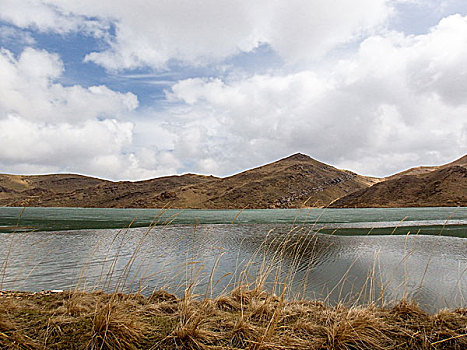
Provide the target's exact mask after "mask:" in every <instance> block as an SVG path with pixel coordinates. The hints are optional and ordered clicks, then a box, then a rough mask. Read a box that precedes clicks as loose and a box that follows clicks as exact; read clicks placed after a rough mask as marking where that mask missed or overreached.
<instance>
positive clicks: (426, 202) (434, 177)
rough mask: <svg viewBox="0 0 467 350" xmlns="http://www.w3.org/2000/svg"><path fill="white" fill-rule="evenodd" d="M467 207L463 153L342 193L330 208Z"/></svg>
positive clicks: (466, 160) (465, 162)
mask: <svg viewBox="0 0 467 350" xmlns="http://www.w3.org/2000/svg"><path fill="white" fill-rule="evenodd" d="M435 206H436V207H442V206H467V155H466V156H463V157H462V158H460V159H458V160H456V161H454V162H452V163H449V164H445V165H442V166H432V167H417V168H412V169H409V170H406V171H403V172H401V173H398V174H395V175H393V176H390V177H388V178H386V180H385V181H381V182H379V183H377V184H374V185H373V186H371V187H368V188H365V189H362V190H359V191H356V192H354V193H351V194H349V195H347V196H344V197H342V198H340V199H338V200H336V201H335V202H334V203H332V204H331V207H335V208H360V207H387V208H390V207H435Z"/></svg>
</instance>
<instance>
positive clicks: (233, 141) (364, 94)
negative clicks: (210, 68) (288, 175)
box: [168, 15, 467, 175]
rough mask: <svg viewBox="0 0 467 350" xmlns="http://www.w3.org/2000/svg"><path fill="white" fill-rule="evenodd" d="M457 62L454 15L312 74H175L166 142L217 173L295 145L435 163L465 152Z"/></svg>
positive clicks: (376, 167) (466, 98)
mask: <svg viewBox="0 0 467 350" xmlns="http://www.w3.org/2000/svg"><path fill="white" fill-rule="evenodd" d="M466 61H467V17H462V16H459V15H456V16H451V17H448V18H445V19H443V20H442V21H441V22H440V23H439V25H437V26H436V27H434V28H432V30H431V31H430V32H429V33H428V34H426V35H419V36H404V35H402V34H400V33H387V34H385V35H382V36H372V37H369V38H368V39H366V40H365V41H363V42H362V43H361V45H360V48H359V51H358V53H357V54H356V55H355V56H354V57H352V58H351V59H347V60H342V61H340V62H339V63H338V64H336V65H335V66H334V67H333V68H332V69H329V70H327V71H325V72H323V71H321V72H320V74H317V73H315V72H312V71H302V72H299V73H295V74H289V75H281V76H273V75H255V76H253V77H250V78H248V79H245V80H236V81H221V80H219V79H189V80H184V81H181V82H179V83H178V84H176V85H175V86H174V87H173V88H172V90H171V91H170V92H169V93H168V99H169V100H171V101H172V102H174V103H177V102H178V104H179V105H178V106H176V107H174V110H173V112H172V114H173V115H177V117H178V118H185V119H186V121H185V122H184V123H183V124H182V125H184V128H183V130H184V133H185V134H186V135H185V137H181V138H180V139H179V141H178V143H176V145H175V147H176V148H175V150H176V151H177V147H180V149H182V150H183V152H180V154H182V153H184V152H185V150H187V149H190V152H191V154H192V155H194V156H195V157H196V158H197V159H198V165H197V166H198V168H199V169H204V165H203V164H205V163H206V162H207V163H208V164H210V166H212V160H213V159H215V160H216V167H217V169H219V170H220V171H221V172H224V173H227V172H229V171H231V169H232V164H235V165H236V168H239V169H241V168H244V167H248V166H253V165H254V164H256V163H258V162H259V161H262V160H263V161H264V160H272V159H274V158H277V157H278V156H281V155H287V154H289V153H291V152H294V151H297V150H301V151H303V152H306V153H308V154H311V155H314V156H316V157H318V158H319V159H322V160H326V161H328V162H331V163H334V164H338V165H341V166H344V167H348V168H351V169H354V170H357V171H360V172H362V173H369V174H375V175H386V174H388V173H391V172H395V171H398V170H400V169H402V168H405V167H409V166H411V165H413V164H417V163H420V162H422V161H425V162H426V161H427V160H428V161H431V162H433V163H440V162H442V161H445V160H449V159H452V157H453V156H455V155H457V154H462V152H465V145H466V144H467V121H466V119H465V115H466V114H467V95H466V94H465V91H466V88H467V87H466V86H465V82H466V81H467V69H466V66H465V65H464V64H461V62H466ZM180 111H183V112H182V113H181V114H180ZM188 145H189V146H188ZM245 154H248V155H249V157H248V158H246V157H244V156H243V155H245Z"/></svg>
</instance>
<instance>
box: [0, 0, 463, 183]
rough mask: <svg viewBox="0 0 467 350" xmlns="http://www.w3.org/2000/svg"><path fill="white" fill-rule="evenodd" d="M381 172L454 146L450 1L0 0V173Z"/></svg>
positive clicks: (459, 135) (443, 159) (458, 65)
mask: <svg viewBox="0 0 467 350" xmlns="http://www.w3.org/2000/svg"><path fill="white" fill-rule="evenodd" d="M297 152H301V153H305V154H307V155H309V156H311V157H313V158H315V159H318V160H320V161H322V162H325V163H328V164H331V165H334V166H336V167H339V168H344V169H349V170H352V171H355V172H357V173H359V174H362V175H372V176H387V175H390V174H393V173H395V172H398V171H401V170H404V169H407V168H409V167H412V166H417V165H439V164H443V163H447V162H450V161H453V160H454V159H456V158H459V157H461V156H462V155H464V154H466V153H467V1H465V0H445V1H441V0H354V1H348V0H267V1H266V0H256V1H250V0H196V1H195V0H170V1H167V0H132V1H128V0H112V1H110V0H99V1H95V0H92V1H91V0H80V1H69V0H0V173H10V174H46V173H79V174H85V175H91V176H96V177H100V178H106V179H111V180H140V179H148V178H152V177H158V176H165V175H173V174H183V173H198V174H206V175H211V174H212V175H215V176H228V175H231V174H234V173H237V172H240V171H243V170H245V169H249V168H252V167H255V166H257V165H260V164H266V163H268V162H271V161H274V160H277V159H280V158H283V157H286V156H288V155H290V154H293V153H297Z"/></svg>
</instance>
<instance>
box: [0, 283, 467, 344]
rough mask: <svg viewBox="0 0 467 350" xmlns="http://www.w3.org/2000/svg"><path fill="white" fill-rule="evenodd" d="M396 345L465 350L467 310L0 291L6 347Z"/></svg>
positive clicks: (238, 296)
mask: <svg viewBox="0 0 467 350" xmlns="http://www.w3.org/2000/svg"><path fill="white" fill-rule="evenodd" d="M395 348H397V349H459V350H461V349H466V348H467V309H465V308H464V309H457V310H452V311H448V310H443V311H440V312H439V313H437V314H435V315H431V314H427V313H425V312H423V311H422V310H420V309H419V308H418V307H417V305H415V304H413V303H410V302H408V301H401V302H400V303H398V304H397V305H395V306H394V307H392V308H380V307H376V306H372V305H369V306H365V307H351V308H348V307H345V306H343V305H337V306H327V305H325V304H324V303H322V302H316V301H315V302H312V301H285V300H284V299H283V298H282V297H281V296H276V295H272V294H269V293H267V292H265V291H264V290H261V289H259V288H254V289H246V288H237V289H235V290H234V291H233V292H232V293H231V294H229V295H223V296H220V297H218V298H216V299H203V300H199V299H197V298H194V297H193V296H191V295H189V293H187V294H186V295H185V297H184V298H182V299H178V298H177V297H176V296H174V295H172V294H169V293H166V292H161V291H158V292H155V293H154V294H153V295H152V296H150V297H148V298H146V297H143V296H142V295H139V294H133V295H125V294H105V293H101V292H95V293H77V292H73V293H72V292H63V293H21V292H9V293H4V294H3V295H1V296H0V349H117V350H118V349H251V350H253V349H256V350H259V349H261V350H263V349H264V350H265V349H297V350H298V349H343V350H344V349H381V350H382V349H395Z"/></svg>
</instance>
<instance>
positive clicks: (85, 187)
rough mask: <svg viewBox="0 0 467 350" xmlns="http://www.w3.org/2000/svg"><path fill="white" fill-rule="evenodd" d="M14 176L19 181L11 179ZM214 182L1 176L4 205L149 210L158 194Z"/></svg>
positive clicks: (0, 198) (185, 177) (195, 178)
mask: <svg viewBox="0 0 467 350" xmlns="http://www.w3.org/2000/svg"><path fill="white" fill-rule="evenodd" d="M12 177H14V180H15V181H12V180H11V178H12ZM58 179H59V180H60V181H58ZM212 179H213V177H209V176H202V175H193V174H186V175H181V176H167V177H161V178H156V179H151V180H145V181H136V182H130V181H120V182H112V181H107V180H100V179H95V178H92V177H86V176H79V175H63V176H62V175H39V176H19V175H0V205H3V206H42V207H103V208H125V207H136V208H147V207H150V205H148V202H149V200H150V199H151V197H152V196H154V195H155V194H159V195H161V194H162V197H164V193H165V192H167V191H169V192H170V191H172V190H176V189H179V188H181V187H183V186H187V185H192V184H196V183H202V182H206V181H210V180H212ZM78 180H79V181H78ZM87 180H89V181H87ZM18 182H19V183H21V184H23V183H27V185H28V186H23V188H21V187H20V186H19V185H16V184H17V183H18ZM12 184H13V185H15V186H13V185H12ZM13 187H15V190H13ZM21 189H22V190H21ZM2 190H3V191H2ZM166 202H167V200H166Z"/></svg>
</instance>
